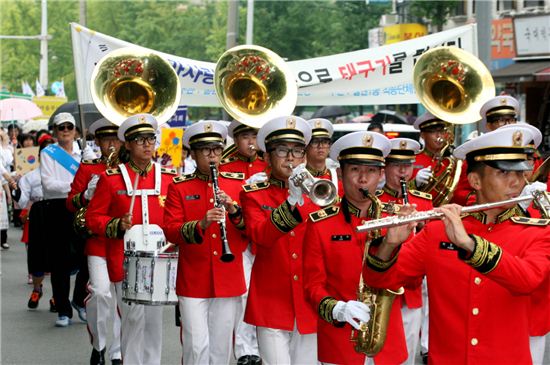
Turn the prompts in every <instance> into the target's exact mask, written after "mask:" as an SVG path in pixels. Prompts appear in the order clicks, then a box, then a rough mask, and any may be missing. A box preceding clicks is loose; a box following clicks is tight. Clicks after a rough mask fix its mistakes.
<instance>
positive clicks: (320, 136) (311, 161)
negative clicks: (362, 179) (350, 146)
mask: <svg viewBox="0 0 550 365" xmlns="http://www.w3.org/2000/svg"><path fill="white" fill-rule="evenodd" d="M307 123H308V124H309V126H310V127H311V131H312V132H311V141H310V142H309V144H308V145H307V148H306V161H307V162H306V169H307V170H308V171H309V172H310V173H311V175H312V176H313V177H315V178H318V179H327V180H330V181H332V183H333V184H334V186H335V187H336V190H337V191H336V193H337V194H339V195H342V194H343V193H342V183H341V182H340V181H339V180H338V174H337V172H336V168H337V164H336V163H334V162H332V161H331V160H328V161H327V158H328V154H329V151H330V146H331V145H332V141H331V138H332V134H333V133H334V128H333V127H332V122H331V121H330V120H327V119H320V118H316V119H310V120H308V121H307ZM327 162H329V164H330V163H332V166H329V165H328V164H327Z"/></svg>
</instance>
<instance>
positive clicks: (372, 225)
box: [356, 190, 550, 232]
mask: <svg viewBox="0 0 550 365" xmlns="http://www.w3.org/2000/svg"><path fill="white" fill-rule="evenodd" d="M533 199H535V200H536V201H539V202H541V201H542V200H547V201H548V202H550V199H549V197H548V194H547V193H546V192H544V191H538V190H537V191H534V192H533V195H525V196H518V197H516V198H512V199H506V200H502V201H498V202H493V203H485V204H477V205H471V206H468V207H463V208H462V211H461V213H463V214H464V213H473V212H480V211H483V210H488V209H493V208H500V207H504V206H506V205H510V204H517V203H520V202H524V201H528V200H533ZM443 216H444V214H443V213H441V212H436V211H435V210H427V211H424V212H416V213H413V214H410V215H405V216H396V215H393V216H389V217H385V218H381V219H375V220H372V221H368V222H365V223H364V224H362V225H360V226H357V228H356V231H357V232H367V231H372V230H376V229H382V228H391V227H398V226H402V225H405V224H409V223H413V222H421V221H428V220H435V219H441V218H443Z"/></svg>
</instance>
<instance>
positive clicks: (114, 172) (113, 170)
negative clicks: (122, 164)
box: [105, 167, 121, 176]
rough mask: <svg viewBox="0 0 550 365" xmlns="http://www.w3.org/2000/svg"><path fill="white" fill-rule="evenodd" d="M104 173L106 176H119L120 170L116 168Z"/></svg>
mask: <svg viewBox="0 0 550 365" xmlns="http://www.w3.org/2000/svg"><path fill="white" fill-rule="evenodd" d="M105 173H106V174H107V176H111V175H119V174H121V172H120V169H119V168H118V167H116V168H114V169H107V170H105Z"/></svg>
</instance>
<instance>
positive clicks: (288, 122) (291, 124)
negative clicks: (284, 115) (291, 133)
mask: <svg viewBox="0 0 550 365" xmlns="http://www.w3.org/2000/svg"><path fill="white" fill-rule="evenodd" d="M286 127H287V128H289V129H294V128H296V119H295V118H294V117H290V118H288V119H287V120H286Z"/></svg>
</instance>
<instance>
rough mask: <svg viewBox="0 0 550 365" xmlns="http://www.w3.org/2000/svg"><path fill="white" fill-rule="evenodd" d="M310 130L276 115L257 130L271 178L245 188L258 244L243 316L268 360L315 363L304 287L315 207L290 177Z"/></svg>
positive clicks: (246, 210) (299, 167)
mask: <svg viewBox="0 0 550 365" xmlns="http://www.w3.org/2000/svg"><path fill="white" fill-rule="evenodd" d="M310 139H311V128H310V126H309V125H308V124H307V123H306V121H305V120H304V119H302V118H299V117H295V116H288V117H286V116H285V117H278V118H275V119H272V120H270V121H269V122H267V123H266V124H264V125H263V126H262V127H261V128H260V130H259V132H258V146H259V148H260V149H261V150H262V151H264V152H265V154H264V157H265V159H266V162H267V163H268V165H269V168H270V171H271V172H270V174H269V177H268V180H267V181H265V182H258V183H253V184H249V185H245V186H244V187H243V189H244V191H243V192H242V193H241V201H242V204H243V214H244V217H245V222H246V231H247V233H248V237H249V238H250V240H251V241H252V242H253V243H254V244H255V245H256V259H255V261H254V266H253V267H252V276H251V280H250V291H249V294H248V302H247V306H246V313H245V317H244V320H245V321H246V322H247V323H250V324H252V325H255V326H256V327H257V333H258V345H259V349H260V355H261V357H262V360H263V361H264V362H265V363H266V364H315V363H317V338H316V335H315V332H316V330H317V329H316V327H317V326H316V320H315V312H314V311H313V310H312V309H311V307H310V306H309V305H308V304H307V302H306V300H305V298H304V291H303V281H302V280H303V277H302V276H303V270H302V245H303V243H304V242H305V240H306V238H305V236H304V233H305V222H306V221H307V219H308V214H309V213H310V212H312V211H314V210H317V209H318V207H316V206H315V205H314V204H313V203H312V202H311V201H310V200H309V198H308V197H307V196H303V195H302V189H301V188H300V187H299V186H296V185H294V184H293V183H292V182H291V181H292V178H293V177H295V176H297V174H300V173H301V172H303V171H304V170H305V167H304V165H303V162H304V157H305V154H306V151H305V149H306V145H307V144H308V143H309V141H310Z"/></svg>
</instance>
